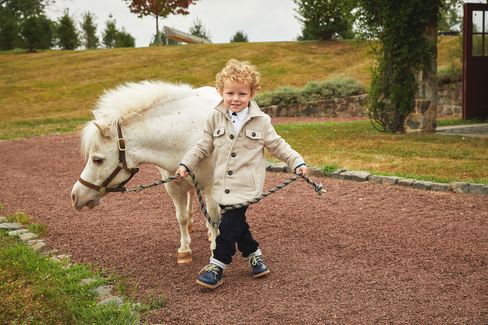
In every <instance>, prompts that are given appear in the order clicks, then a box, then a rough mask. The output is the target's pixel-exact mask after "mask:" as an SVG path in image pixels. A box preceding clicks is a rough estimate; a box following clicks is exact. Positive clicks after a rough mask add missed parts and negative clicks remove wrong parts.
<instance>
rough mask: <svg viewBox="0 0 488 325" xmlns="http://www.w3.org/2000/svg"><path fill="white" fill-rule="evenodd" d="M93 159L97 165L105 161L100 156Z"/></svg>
mask: <svg viewBox="0 0 488 325" xmlns="http://www.w3.org/2000/svg"><path fill="white" fill-rule="evenodd" d="M92 161H93V162H94V163H95V164H97V165H101V164H102V163H103V159H100V158H93V159H92Z"/></svg>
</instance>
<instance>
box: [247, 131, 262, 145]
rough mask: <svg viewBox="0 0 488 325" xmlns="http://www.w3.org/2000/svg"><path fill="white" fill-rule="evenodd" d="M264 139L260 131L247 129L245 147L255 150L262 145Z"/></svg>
mask: <svg viewBox="0 0 488 325" xmlns="http://www.w3.org/2000/svg"><path fill="white" fill-rule="evenodd" d="M262 138H263V136H262V134H261V132H260V131H253V130H249V129H246V141H245V142H244V146H245V147H246V148H248V149H255V148H257V147H258V146H259V144H260V143H261V139H262Z"/></svg>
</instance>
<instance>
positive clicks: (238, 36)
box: [230, 30, 249, 43]
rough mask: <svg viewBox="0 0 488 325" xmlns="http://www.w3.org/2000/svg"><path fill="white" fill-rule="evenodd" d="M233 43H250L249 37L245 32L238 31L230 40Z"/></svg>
mask: <svg viewBox="0 0 488 325" xmlns="http://www.w3.org/2000/svg"><path fill="white" fill-rule="evenodd" d="M230 42H231V43H239V42H249V39H248V38H247V35H246V34H244V31H242V30H238V31H237V32H236V33H235V34H234V36H232V38H231V39H230Z"/></svg>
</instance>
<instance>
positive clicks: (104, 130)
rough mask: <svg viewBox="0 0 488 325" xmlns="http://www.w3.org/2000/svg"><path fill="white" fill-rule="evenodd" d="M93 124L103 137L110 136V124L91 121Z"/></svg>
mask: <svg viewBox="0 0 488 325" xmlns="http://www.w3.org/2000/svg"><path fill="white" fill-rule="evenodd" d="M93 124H95V126H96V127H97V128H98V129H99V130H100V132H101V133H102V135H103V136H104V137H106V138H110V126H108V125H106V124H98V123H97V122H93Z"/></svg>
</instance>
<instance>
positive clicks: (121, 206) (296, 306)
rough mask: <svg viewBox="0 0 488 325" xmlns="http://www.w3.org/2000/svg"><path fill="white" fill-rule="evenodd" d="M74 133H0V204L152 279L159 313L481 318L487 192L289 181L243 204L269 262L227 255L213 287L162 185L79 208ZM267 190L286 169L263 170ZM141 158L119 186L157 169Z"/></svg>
mask: <svg viewBox="0 0 488 325" xmlns="http://www.w3.org/2000/svg"><path fill="white" fill-rule="evenodd" d="M78 147H79V143H78V134H68V135H50V136H42V137H32V138H26V139H18V140H13V141H2V142H0V153H1V154H0V168H1V170H2V173H1V174H0V184H1V186H0V203H2V204H3V205H4V212H5V213H10V212H14V211H18V210H22V211H25V212H28V213H29V214H30V215H32V216H33V217H34V219H35V220H36V221H39V222H44V223H48V224H49V231H50V236H49V237H48V244H49V245H50V246H51V248H53V249H54V248H56V249H59V250H60V253H69V254H71V255H72V256H73V259H74V260H75V261H78V262H83V263H98V267H100V268H107V269H114V270H115V271H116V272H117V273H126V272H130V271H134V273H132V274H131V275H130V276H129V279H130V280H131V281H134V282H137V281H139V288H138V291H137V296H138V297H143V296H145V295H147V294H148V293H149V292H150V291H151V290H152V289H154V288H156V287H157V289H156V291H155V292H156V293H157V294H159V295H166V296H167V297H168V307H167V308H164V309H162V310H160V311H159V312H158V314H157V315H155V316H153V317H151V318H150V319H149V322H151V323H164V324H216V323H224V322H225V323H228V324H248V323H260V324H328V323H336V324H376V323H379V324H390V323H391V324H488V283H487V276H488V271H487V257H488V254H487V253H488V242H487V238H488V221H487V220H488V198H487V196H476V195H471V194H467V195H460V194H453V193H444V192H429V191H423V190H415V189H411V188H403V187H393V186H388V185H378V184H373V183H371V182H364V183H358V182H353V181H342V180H336V179H328V178H321V179H314V180H315V181H319V182H322V184H323V185H324V188H326V189H327V191H328V192H327V193H326V194H325V195H323V196H322V197H319V196H317V195H316V194H315V192H314V191H313V188H312V187H311V186H310V185H309V184H307V183H306V182H304V181H301V180H297V181H296V182H294V183H293V184H292V185H290V186H288V187H286V188H284V189H283V190H281V191H279V192H278V193H277V194H274V195H272V196H270V197H269V198H266V199H264V200H263V201H262V202H261V203H259V204H257V205H254V206H251V207H250V209H249V213H248V218H249V222H250V224H251V228H252V231H253V234H254V235H255V237H256V239H257V240H258V241H259V242H260V243H261V246H260V248H261V249H262V250H263V252H264V255H263V258H264V260H265V262H266V263H267V265H268V267H269V268H270V269H271V274H270V275H269V276H266V277H264V278H259V279H253V278H252V277H251V275H250V270H249V269H248V268H247V261H246V260H244V259H243V258H241V257H240V256H236V259H235V261H234V262H233V263H232V264H231V265H230V268H229V270H228V271H227V272H226V274H225V280H224V284H223V285H222V286H221V287H219V288H218V289H216V290H214V291H211V290H209V289H204V288H202V287H200V286H198V285H196V284H195V280H196V278H197V273H198V272H199V271H200V269H201V268H202V267H203V266H205V265H206V264H207V263H208V259H209V254H210V251H209V242H208V241H207V231H206V228H205V225H204V217H203V215H202V213H201V211H199V210H198V207H197V205H196V204H195V211H197V212H196V214H195V217H194V219H195V231H194V232H193V233H192V244H191V247H192V250H193V262H192V263H190V264H184V265H178V264H176V250H177V248H178V247H179V239H180V238H179V237H180V236H179V230H178V226H177V221H176V218H175V212H174V206H173V204H172V202H171V199H170V198H169V196H168V195H167V193H166V192H165V190H164V189H163V188H162V187H161V188H151V189H148V190H145V191H143V192H141V193H138V194H136V193H128V194H124V195H122V194H111V195H108V196H107V197H106V198H104V199H103V202H102V205H101V206H99V207H97V208H95V209H93V210H86V209H85V210H83V211H81V212H76V211H74V210H73V209H72V208H71V203H70V192H71V187H72V186H73V184H74V183H75V181H76V179H77V177H78V175H79V174H80V173H81V171H82V169H83V166H84V162H83V159H82V157H81V156H80V155H79V153H78ZM266 177H267V179H266V185H265V189H269V188H271V187H274V186H275V185H277V184H279V183H281V182H282V181H284V180H286V179H288V178H289V177H290V175H289V174H282V173H267V175H266ZM159 179H160V175H159V174H158V172H157V170H156V168H155V167H153V166H142V171H141V172H140V173H139V174H138V175H136V177H134V179H133V180H132V181H131V182H130V183H129V184H128V187H132V186H135V185H141V184H147V183H149V182H151V181H155V180H159Z"/></svg>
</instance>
